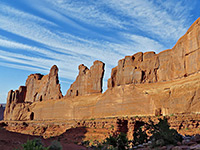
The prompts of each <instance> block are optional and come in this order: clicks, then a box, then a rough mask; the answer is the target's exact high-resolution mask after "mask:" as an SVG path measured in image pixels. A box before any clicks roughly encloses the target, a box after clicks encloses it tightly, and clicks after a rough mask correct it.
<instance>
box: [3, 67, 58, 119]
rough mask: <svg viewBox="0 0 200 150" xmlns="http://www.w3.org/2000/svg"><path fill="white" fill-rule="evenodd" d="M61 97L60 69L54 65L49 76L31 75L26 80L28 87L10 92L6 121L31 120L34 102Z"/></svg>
mask: <svg viewBox="0 0 200 150" xmlns="http://www.w3.org/2000/svg"><path fill="white" fill-rule="evenodd" d="M61 97H62V93H61V91H60V84H59V80H58V67H57V66H55V65H54V66H53V67H52V68H51V70H50V73H49V74H48V75H46V76H43V75H41V74H31V75H30V76H29V77H28V79H27V80H26V86H20V87H19V90H15V91H13V90H11V91H9V92H8V97H7V104H6V109H5V112H4V120H27V119H31V115H32V112H30V110H29V108H28V107H29V106H30V104H31V103H32V102H35V101H43V100H49V99H60V98H61Z"/></svg>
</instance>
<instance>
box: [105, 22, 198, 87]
mask: <svg viewBox="0 0 200 150" xmlns="http://www.w3.org/2000/svg"><path fill="white" fill-rule="evenodd" d="M199 70H200V19H198V20H197V21H196V22H195V23H194V24H193V25H192V26H191V27H190V28H189V30H188V31H187V33H186V34H185V35H184V36H183V37H181V38H180V39H179V41H178V42H177V44H176V45H175V46H174V47H173V48H172V49H169V50H165V51H163V52H161V53H159V54H155V53H154V52H146V53H141V52H139V53H136V54H134V55H132V56H126V57H125V58H124V59H122V60H119V62H118V66H117V67H115V68H113V69H112V73H111V78H110V79H109V80H108V88H112V87H114V86H119V85H124V84H132V83H134V84H140V83H155V82H163V81H169V80H174V79H178V78H182V77H186V76H189V75H191V74H194V73H197V72H198V71H199Z"/></svg>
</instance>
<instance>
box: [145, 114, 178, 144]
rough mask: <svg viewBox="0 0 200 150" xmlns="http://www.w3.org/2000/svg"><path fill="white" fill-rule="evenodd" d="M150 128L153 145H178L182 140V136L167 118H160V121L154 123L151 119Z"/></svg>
mask: <svg viewBox="0 0 200 150" xmlns="http://www.w3.org/2000/svg"><path fill="white" fill-rule="evenodd" d="M148 129H149V131H150V134H152V136H151V137H150V139H151V141H152V147H156V146H163V145H168V144H173V145H177V142H181V141H182V136H181V135H180V134H179V133H178V132H177V131H176V130H175V129H170V125H169V123H168V120H167V118H165V117H164V118H163V119H161V118H159V122H158V123H157V124H154V122H153V121H151V120H149V125H148Z"/></svg>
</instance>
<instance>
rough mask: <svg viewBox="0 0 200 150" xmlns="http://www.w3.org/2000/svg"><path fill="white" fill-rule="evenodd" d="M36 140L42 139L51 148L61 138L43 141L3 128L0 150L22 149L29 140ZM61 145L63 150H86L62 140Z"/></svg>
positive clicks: (0, 131) (0, 133)
mask: <svg viewBox="0 0 200 150" xmlns="http://www.w3.org/2000/svg"><path fill="white" fill-rule="evenodd" d="M34 138H40V139H41V140H42V142H43V143H44V145H45V146H49V145H50V144H51V142H52V141H53V140H58V138H59V137H54V138H50V139H43V138H42V137H39V136H31V135H25V134H20V133H14V132H10V131H7V130H5V129H3V128H1V129H0V150H15V149H16V148H21V144H23V143H25V142H26V141H27V140H28V139H29V140H32V139H34ZM60 142H61V145H62V146H63V150H85V149H86V148H85V147H83V146H79V145H76V144H74V143H70V142H65V141H64V140H62V139H61V141H60Z"/></svg>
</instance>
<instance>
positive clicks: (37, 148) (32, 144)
mask: <svg viewBox="0 0 200 150" xmlns="http://www.w3.org/2000/svg"><path fill="white" fill-rule="evenodd" d="M21 146H22V149H21V150H48V148H46V147H44V146H43V144H42V142H41V140H40V139H38V138H37V139H34V140H27V142H26V143H24V144H22V145H21Z"/></svg>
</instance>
